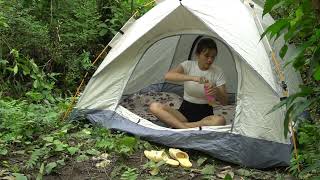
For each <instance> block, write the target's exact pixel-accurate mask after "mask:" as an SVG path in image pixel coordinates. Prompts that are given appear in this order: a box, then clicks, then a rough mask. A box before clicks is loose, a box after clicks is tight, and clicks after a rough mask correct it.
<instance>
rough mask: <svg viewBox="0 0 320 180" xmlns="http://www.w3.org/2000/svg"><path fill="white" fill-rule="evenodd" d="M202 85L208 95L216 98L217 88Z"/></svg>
mask: <svg viewBox="0 0 320 180" xmlns="http://www.w3.org/2000/svg"><path fill="white" fill-rule="evenodd" d="M204 85H205V86H206V89H207V94H208V95H210V96H216V94H217V87H216V86H214V85H213V84H211V83H205V84H204Z"/></svg>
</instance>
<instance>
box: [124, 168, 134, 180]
mask: <svg viewBox="0 0 320 180" xmlns="http://www.w3.org/2000/svg"><path fill="white" fill-rule="evenodd" d="M137 177H138V174H137V169H136V168H129V167H127V170H126V171H124V172H123V173H122V175H121V177H120V179H121V180H136V179H137Z"/></svg>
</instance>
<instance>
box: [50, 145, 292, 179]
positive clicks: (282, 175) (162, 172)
mask: <svg viewBox="0 0 320 180" xmlns="http://www.w3.org/2000/svg"><path fill="white" fill-rule="evenodd" d="M110 156H111V157H110V164H109V165H107V166H106V167H102V168H101V167H99V168H98V167H96V164H97V163H98V162H99V161H97V160H92V159H90V160H88V161H84V162H76V161H70V162H67V164H66V166H64V167H63V168H61V169H58V170H56V171H55V172H54V173H52V174H51V175H49V176H45V177H44V179H46V180H59V179H61V180H66V179H68V180H87V179H97V180H100V179H101V180H102V179H103V180H106V179H107V180H109V179H110V180H114V179H123V177H122V178H121V176H122V175H123V174H124V171H125V170H126V168H128V167H130V168H136V170H135V174H136V175H137V179H143V180H144V179H150V180H151V179H152V180H153V179H159V180H160V179H167V180H180V179H181V180H202V179H224V177H225V176H226V175H227V174H229V175H230V176H231V177H233V179H234V180H237V179H239V180H244V179H268V180H269V179H279V180H281V179H284V180H292V179H295V178H293V177H292V176H290V175H288V174H287V173H286V171H285V168H274V169H267V170H257V169H249V168H244V167H240V166H238V165H234V164H230V163H226V162H222V161H219V160H216V159H212V158H210V157H209V156H206V157H205V158H203V159H206V158H208V159H206V161H204V163H202V164H201V166H198V165H197V164H198V163H197V159H195V158H197V157H198V156H197V155H195V156H191V162H192V163H193V167H192V168H190V169H184V168H182V167H171V166H169V165H166V164H164V165H162V166H160V168H159V173H158V174H157V175H154V176H152V175H151V174H150V170H151V169H150V168H144V166H145V164H146V163H148V162H149V160H148V159H147V158H146V157H145V156H144V155H143V152H142V151H139V152H136V153H135V154H133V155H131V156H130V157H120V156H112V155H110ZM192 157H195V158H192ZM206 166H208V167H210V168H211V171H210V170H209V171H208V170H207V171H206V170H204V167H206ZM212 167H213V169H214V170H212ZM210 168H209V169H210ZM129 176H130V175H129ZM132 178H133V177H132ZM129 179H130V178H129Z"/></svg>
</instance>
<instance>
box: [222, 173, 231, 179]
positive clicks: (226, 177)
mask: <svg viewBox="0 0 320 180" xmlns="http://www.w3.org/2000/svg"><path fill="white" fill-rule="evenodd" d="M223 179H224V180H232V177H231V175H230V174H227V175H226V176H225V177H224V178H223Z"/></svg>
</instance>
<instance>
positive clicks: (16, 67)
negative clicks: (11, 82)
mask: <svg viewBox="0 0 320 180" xmlns="http://www.w3.org/2000/svg"><path fill="white" fill-rule="evenodd" d="M17 73H18V64H16V65H15V66H14V68H13V74H14V75H16V74H17Z"/></svg>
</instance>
